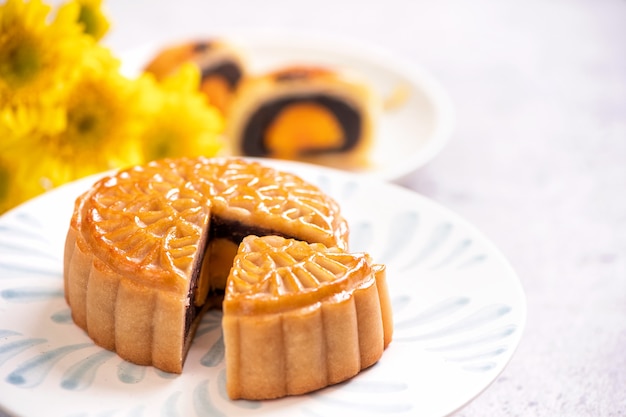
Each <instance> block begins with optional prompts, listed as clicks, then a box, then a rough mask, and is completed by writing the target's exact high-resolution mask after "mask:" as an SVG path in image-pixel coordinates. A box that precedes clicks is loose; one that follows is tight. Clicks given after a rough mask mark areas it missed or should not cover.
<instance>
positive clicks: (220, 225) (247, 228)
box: [185, 216, 294, 341]
mask: <svg viewBox="0 0 626 417" xmlns="http://www.w3.org/2000/svg"><path fill="white" fill-rule="evenodd" d="M209 224H210V227H209V230H208V238H207V239H205V241H204V242H203V243H202V244H201V245H200V250H201V252H200V253H202V254H203V255H202V257H200V258H199V259H197V261H196V264H195V265H194V268H193V270H192V273H191V281H190V285H189V295H188V297H189V300H190V301H189V304H188V306H187V311H186V314H185V338H186V341H187V339H188V338H189V337H192V336H193V334H192V328H193V326H194V323H195V321H196V319H199V317H198V316H199V315H200V314H201V313H202V310H203V309H204V308H205V307H206V302H205V304H201V305H198V304H197V303H196V302H194V300H195V299H196V292H197V291H198V288H199V287H200V286H201V284H200V282H199V280H200V279H208V276H209V274H204V273H203V272H202V267H203V265H204V264H205V263H204V262H203V257H205V256H208V255H207V253H206V252H207V248H208V247H209V246H210V244H209V243H210V241H211V240H215V239H226V240H228V241H230V242H232V243H233V244H234V245H236V246H239V244H240V243H241V241H242V240H243V239H244V238H245V237H246V236H249V235H256V236H268V235H276V236H282V237H284V238H293V237H294V236H288V235H286V234H285V233H280V232H278V231H275V230H272V229H269V228H264V227H258V226H251V225H246V224H243V223H241V222H239V221H237V220H225V219H222V218H219V217H217V216H211V221H210V223H209ZM231 264H232V262H231ZM209 267H210V266H209ZM210 287H211V293H210V294H208V297H207V299H206V300H207V302H209V300H215V299H216V298H218V299H221V298H222V297H223V296H224V288H220V287H219V286H217V287H216V286H213V285H211V286H210ZM216 307H217V306H216ZM218 308H219V307H218Z"/></svg>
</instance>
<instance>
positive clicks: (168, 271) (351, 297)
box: [64, 158, 392, 399]
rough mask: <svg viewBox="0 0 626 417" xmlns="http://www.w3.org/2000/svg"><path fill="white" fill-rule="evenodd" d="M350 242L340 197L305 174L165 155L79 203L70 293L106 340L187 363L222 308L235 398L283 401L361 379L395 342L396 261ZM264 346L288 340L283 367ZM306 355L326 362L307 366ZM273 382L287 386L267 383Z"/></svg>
mask: <svg viewBox="0 0 626 417" xmlns="http://www.w3.org/2000/svg"><path fill="white" fill-rule="evenodd" d="M347 246H348V226H347V223H346V221H345V219H344V218H343V217H342V215H341V213H340V208H339V206H338V204H337V203H336V202H335V201H334V200H333V199H331V198H330V197H328V196H327V195H326V194H324V193H323V192H322V191H321V190H320V189H318V188H317V187H315V186H313V185H312V184H310V183H308V182H306V181H304V180H302V179H301V178H299V177H297V176H295V175H293V174H290V173H287V172H282V171H279V170H276V169H273V168H271V167H267V166H264V165H262V164H260V163H258V162H254V161H247V160H243V159H239V158H212V159H209V158H180V159H166V160H161V161H155V162H151V163H149V164H146V165H142V166H136V167H132V168H129V169H126V170H122V171H119V172H117V173H115V174H113V175H110V176H107V177H105V178H103V179H101V180H99V181H97V182H96V183H95V184H94V185H93V186H92V187H91V188H90V189H89V190H88V191H87V192H85V193H84V194H82V195H81V196H80V197H79V198H78V199H77V200H76V204H75V208H74V212H73V216H72V219H71V222H70V228H69V231H68V234H67V238H66V243H65V259H64V262H65V264H64V283H65V297H66V300H67V302H68V304H69V305H70V308H71V312H72V318H73V320H74V322H75V323H76V324H77V325H78V326H79V327H81V328H82V329H84V330H85V331H86V332H87V334H88V335H89V336H90V337H91V338H92V339H93V340H94V341H95V342H96V343H97V344H98V345H100V346H102V347H104V348H106V349H109V350H114V351H116V352H117V353H118V354H119V356H120V357H122V358H124V359H126V360H128V361H131V362H134V363H137V364H142V365H153V366H155V367H157V368H159V369H161V370H164V371H167V372H175V373H180V372H182V369H183V365H184V361H185V357H186V354H187V351H188V349H189V345H190V343H191V341H192V339H193V336H194V333H195V329H196V327H197V325H198V323H199V320H200V318H201V316H202V314H203V313H204V312H205V311H207V310H208V309H210V308H222V307H223V311H224V315H223V330H224V335H225V339H224V343H225V357H226V368H227V381H228V382H227V384H228V392H229V395H230V396H231V397H232V398H247V399H261V398H277V397H281V396H284V395H291V394H298V393H303V392H308V391H311V390H314V389H318V388H321V387H323V386H326V385H329V384H333V383H336V382H339V381H342V380H345V379H347V378H350V377H351V376H354V375H355V374H356V373H358V372H359V371H360V370H361V369H362V368H365V367H367V366H370V365H372V364H373V363H374V362H376V361H377V360H378V359H379V358H380V355H381V354H382V350H383V349H384V348H385V347H386V346H387V344H388V343H389V341H390V339H391V331H392V330H391V329H392V325H391V311H390V306H389V300H388V295H387V288H386V284H385V274H384V272H385V270H384V267H383V266H381V265H374V264H372V262H371V259H370V258H369V256H367V255H364V254H361V255H358V254H349V253H347V252H346V250H347ZM222 303H223V304H222ZM320 326H321V327H320ZM262 329H265V330H267V331H265V330H262ZM280 329H282V330H280ZM279 330H280V335H281V336H280V338H279V339H277V335H278V333H277V332H278V331H279ZM305 336H306V337H305ZM256 345H264V346H266V347H268V346H277V348H276V350H275V351H274V349H273V348H272V352H274V353H272V355H274V356H271V357H269V356H268V359H271V361H272V362H273V364H269V363H265V361H264V360H263V357H265V356H266V355H269V354H270V352H269V351H268V350H267V349H265V348H262V347H261V346H256ZM297 351H301V353H300V355H301V356H298V353H297ZM259 355H261V356H259ZM316 355H317V356H316ZM305 362H309V363H311V364H314V365H312V366H314V367H315V368H314V372H311V369H313V368H310V369H308V370H307V371H306V372H304V373H303V374H300V371H301V370H302V368H301V367H302V364H303V363H305ZM278 363H283V364H284V365H285V367H284V368H283V370H284V372H283V373H282V374H279V373H276V372H275V370H276V369H277V366H278V365H277V364H278ZM263 378H265V379H267V381H275V380H276V381H278V380H280V381H283V382H281V384H282V385H280V386H277V387H273V388H272V389H268V387H267V386H266V385H267V384H266V383H264V382H262V381H261V380H262V379H263ZM259 381H261V382H259ZM257 385H258V386H257Z"/></svg>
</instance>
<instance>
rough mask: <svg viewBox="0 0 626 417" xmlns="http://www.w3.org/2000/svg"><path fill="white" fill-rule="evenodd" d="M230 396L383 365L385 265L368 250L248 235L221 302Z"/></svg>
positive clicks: (280, 390)
mask: <svg viewBox="0 0 626 417" xmlns="http://www.w3.org/2000/svg"><path fill="white" fill-rule="evenodd" d="M223 310H224V318H223V332H224V343H225V345H226V367H227V368H226V375H227V381H226V388H227V392H228V395H229V396H230V397H231V398H233V399H236V398H247V399H269V398H278V397H283V396H286V395H296V394H302V393H306V392H310V391H313V390H316V389H319V388H322V387H325V386H327V385H330V384H335V383H338V382H341V381H344V380H346V379H348V378H351V377H353V376H354V375H356V374H357V373H359V372H360V371H361V370H362V369H364V368H367V367H369V366H371V365H373V364H374V363H376V362H377V361H378V360H379V358H380V357H381V355H382V353H383V350H384V349H385V348H386V347H387V345H388V344H389V342H390V341H391V336H392V328H393V326H392V319H391V306H390V303H389V296H388V292H387V283H386V280H385V267H384V266H383V265H376V264H373V263H372V260H371V258H370V257H369V256H368V255H366V254H350V253H347V252H344V251H342V250H340V249H338V248H327V247H326V246H324V245H322V244H319V243H314V244H308V243H306V242H302V241H297V240H293V239H284V238H282V237H278V236H265V237H257V236H248V237H246V238H245V239H244V240H243V242H242V243H241V245H240V247H239V251H238V254H237V256H236V257H235V261H234V264H233V267H232V270H231V272H230V275H229V277H228V284H227V288H226V295H225V298H224V303H223Z"/></svg>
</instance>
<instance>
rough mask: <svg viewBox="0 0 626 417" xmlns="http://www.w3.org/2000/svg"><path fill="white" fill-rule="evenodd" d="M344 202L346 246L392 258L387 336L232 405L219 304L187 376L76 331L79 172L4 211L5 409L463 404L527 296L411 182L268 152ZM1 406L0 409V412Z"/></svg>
mask: <svg viewBox="0 0 626 417" xmlns="http://www.w3.org/2000/svg"><path fill="white" fill-rule="evenodd" d="M267 162H268V163H272V164H274V165H276V166H278V167H280V168H282V169H284V170H288V171H291V172H294V173H296V174H298V175H300V176H302V177H304V178H305V179H308V180H309V181H311V182H313V183H315V184H318V185H319V186H320V187H321V188H322V189H324V190H325V191H326V192H328V193H329V194H330V195H331V196H333V197H334V198H335V199H336V200H337V201H338V202H339V203H340V205H341V207H342V210H343V212H344V214H345V216H346V218H347V220H348V222H349V224H350V230H351V242H350V244H351V249H352V250H353V251H367V252H369V253H370V254H372V255H373V257H374V259H375V260H376V261H377V262H380V263H385V264H387V266H388V282H389V286H390V293H391V297H392V302H393V310H394V321H395V334H394V340H393V341H392V343H391V345H390V346H389V348H388V349H387V351H386V352H385V354H384V355H383V357H382V359H381V360H380V362H378V363H377V364H376V365H375V366H373V367H372V368H370V369H368V370H366V371H364V372H362V373H361V374H359V375H358V376H357V377H355V378H354V379H352V380H350V381H348V382H346V383H342V384H339V385H336V386H333V387H329V388H326V389H323V390H320V391H318V392H315V393H312V394H308V395H303V396H298V397H291V398H283V399H280V400H276V401H265V402H251V401H230V400H228V399H227V397H226V394H225V389H224V379H225V372H224V363H223V344H222V341H221V331H220V325H219V323H220V314H219V313H217V312H213V313H210V314H208V315H207V316H206V317H205V318H204V319H203V321H202V324H201V326H200V329H199V332H198V335H197V338H196V339H195V341H194V343H193V345H192V347H191V350H190V353H189V356H188V359H187V362H186V364H185V368H184V372H183V374H182V375H171V374H165V373H163V372H159V371H157V370H155V369H154V368H151V367H142V366H136V365H133V364H130V363H127V362H125V361H123V360H121V359H120V358H119V357H117V356H116V355H115V354H113V353H111V352H108V351H106V350H103V349H101V348H99V347H97V346H95V345H94V344H93V343H92V342H91V340H90V339H89V338H88V337H87V336H86V335H85V334H84V333H83V331H82V330H80V329H79V328H77V327H76V326H75V325H74V324H73V322H72V320H71V318H70V311H69V308H68V306H67V305H66V303H65V300H64V298H63V278H62V259H63V258H62V257H63V243H64V239H65V233H66V230H67V227H68V224H69V219H70V216H71V212H72V208H73V201H74V198H75V197H76V196H77V195H78V194H79V193H81V192H82V191H84V190H86V189H87V188H88V187H89V186H90V185H91V184H92V182H93V180H94V179H93V178H87V179H85V180H81V181H78V182H75V183H72V184H69V185H66V186H63V187H61V188H58V189H56V190H54V191H52V192H50V193H48V194H45V195H43V196H41V197H39V198H36V199H34V200H32V201H30V202H28V203H26V204H24V205H22V206H20V207H18V208H17V209H15V210H13V211H11V212H9V213H6V214H5V215H4V216H2V217H0V410H2V409H4V410H5V411H6V412H8V413H15V414H16V415H20V416H25V417H30V416H41V415H46V416H49V417H53V416H68V417H69V416H125V417H126V416H146V417H147V416H157V415H159V416H168V417H173V416H205V415H224V416H234V415H237V416H259V415H273V416H274V415H280V416H289V417H294V416H308V417H311V416H336V415H345V414H346V413H348V414H350V415H355V414H358V415H371V416H390V415H393V416H421V417H441V416H444V415H447V414H449V413H451V412H453V411H455V410H456V409H458V408H459V407H461V406H463V405H464V404H466V403H467V402H468V401H470V400H471V399H472V398H474V397H475V396H476V395H478V394H479V393H480V392H481V391H482V390H483V389H485V388H486V387H487V386H488V385H489V383H491V382H492V381H493V380H494V379H495V378H496V376H497V375H498V374H499V373H500V372H501V371H502V369H503V368H504V367H505V365H506V364H507V362H508V361H509V359H510V358H511V355H512V354H513V351H514V350H515V348H516V346H517V345H518V342H519V340H520V337H521V335H522V331H523V327H524V323H525V317H526V303H525V298H524V294H523V291H522V288H521V286H520V283H519V281H518V279H517V277H516V274H515V273H514V271H513V270H512V269H511V267H510V266H509V264H508V263H507V261H506V260H505V259H504V258H503V256H502V255H501V254H500V253H499V252H498V250H497V249H496V248H494V246H493V245H492V244H491V243H489V242H488V241H487V240H486V239H485V238H484V237H483V236H482V235H481V234H480V232H478V231H477V230H476V229H475V228H474V227H472V226H471V225H469V224H468V223H467V222H465V221H464V220H462V219H461V218H459V217H457V216H456V215H455V214H453V213H451V212H450V211H448V210H447V209H445V208H443V207H441V206H439V205H437V204H435V203H433V202H431V201H429V200H427V199H425V198H424V197H421V196H419V195H417V194H415V193H413V192H410V191H407V190H406V189H403V188H400V187H397V186H394V185H390V184H387V183H385V182H382V181H380V182H378V181H372V180H371V179H369V180H367V179H365V178H363V177H362V176H359V175H356V174H348V173H344V172H341V171H334V170H328V169H323V168H319V167H314V166H309V165H302V164H296V163H287V162H277V161H267ZM0 414H1V413H0Z"/></svg>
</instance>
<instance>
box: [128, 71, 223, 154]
mask: <svg viewBox="0 0 626 417" xmlns="http://www.w3.org/2000/svg"><path fill="white" fill-rule="evenodd" d="M199 81H200V74H199V72H198V69H197V68H196V67H195V66H193V65H188V66H184V67H183V68H181V70H180V71H179V72H178V73H177V74H176V75H174V76H172V77H170V78H168V79H166V80H165V81H163V82H162V83H161V84H158V83H157V82H156V81H155V80H154V78H153V77H152V76H151V75H148V74H145V75H143V76H142V77H141V79H140V80H139V84H138V85H139V87H140V96H141V100H142V102H143V107H144V109H145V111H146V113H145V118H144V129H143V132H142V134H141V143H142V147H143V155H144V159H145V160H146V161H151V160H155V159H161V158H164V157H178V156H200V155H204V156H215V155H216V154H217V153H218V151H219V150H220V149H221V148H222V145H223V143H222V139H221V137H220V134H221V132H222V131H223V128H224V120H223V118H222V116H221V114H220V112H219V111H218V110H217V109H216V108H215V107H213V106H209V105H208V104H207V103H206V100H205V98H204V96H203V95H202V94H200V93H199V92H198V89H197V87H198V83H199Z"/></svg>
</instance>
